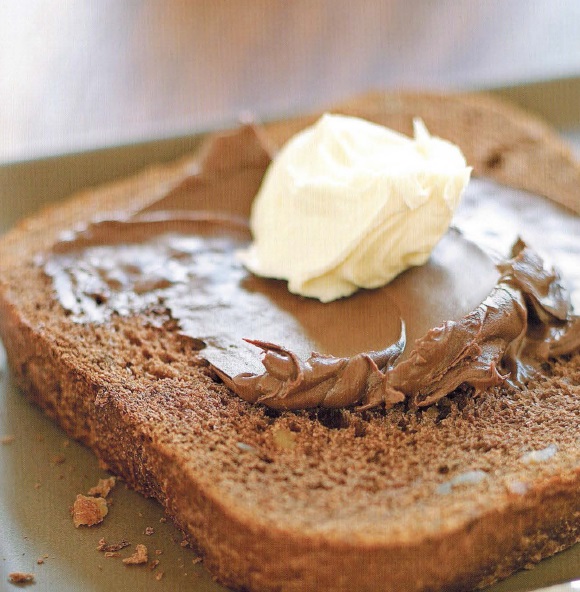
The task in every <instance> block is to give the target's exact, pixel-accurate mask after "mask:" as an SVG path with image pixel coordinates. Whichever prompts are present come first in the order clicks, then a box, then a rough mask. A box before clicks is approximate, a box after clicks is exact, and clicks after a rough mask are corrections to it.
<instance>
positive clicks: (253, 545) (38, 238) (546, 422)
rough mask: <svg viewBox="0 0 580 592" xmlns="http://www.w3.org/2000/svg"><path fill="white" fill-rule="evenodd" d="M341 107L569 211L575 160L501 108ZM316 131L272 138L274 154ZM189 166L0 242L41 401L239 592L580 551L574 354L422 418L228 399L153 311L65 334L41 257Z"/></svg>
mask: <svg viewBox="0 0 580 592" xmlns="http://www.w3.org/2000/svg"><path fill="white" fill-rule="evenodd" d="M335 110H336V111H337V112H343V113H347V114H355V115H359V116H362V117H365V118H367V119H370V120H373V121H377V122H379V123H382V124H385V125H388V126H389V127H392V128H395V129H399V130H401V131H406V132H408V131H410V128H411V119H412V117H414V116H420V117H422V118H423V119H424V120H425V122H426V124H427V126H428V128H429V129H430V130H431V131H432V133H434V134H436V135H440V136H442V137H445V138H448V139H450V140H452V141H454V142H456V143H457V144H459V146H460V147H461V148H462V149H463V151H464V152H465V154H466V156H467V160H468V162H469V163H470V164H472V165H473V166H474V168H475V171H476V172H477V173H479V174H481V175H487V176H490V177H493V178H495V179H497V180H499V181H501V182H502V183H505V184H508V185H511V186H514V187H520V188H524V189H528V190H530V191H533V192H535V193H539V194H542V195H545V196H547V197H549V198H550V199H552V200H554V201H557V202H559V203H561V204H563V205H565V206H566V207H568V208H569V209H570V210H572V211H575V212H576V213H579V212H580V197H579V196H580V167H579V166H578V164H577V163H576V162H575V161H574V160H573V158H572V157H571V156H570V154H569V152H568V151H567V150H566V148H565V147H564V146H563V145H562V144H561V142H560V140H559V139H558V138H557V136H556V135H555V134H554V133H553V132H552V131H551V130H550V129H549V128H548V127H546V126H545V125H544V124H542V123H540V122H538V121H536V120H535V119H534V118H532V117H530V116H528V115H526V114H524V113H522V112H520V111H518V110H516V109H514V108H513V107H509V106H506V105H504V104H501V103H498V102H496V101H495V100H493V99H491V98H488V97H485V96H479V95H433V94H420V93H409V94H404V93H403V94H400V93H377V94H372V95H367V96H364V97H359V98H358V99H355V100H353V101H350V102H348V103H347V104H345V105H341V106H338V107H337V108H336V109H335ZM313 119H314V117H313V118H301V119H296V120H289V121H283V122H278V123H274V124H270V125H267V126H265V131H266V133H267V135H268V137H269V138H270V139H271V141H272V142H273V144H274V145H279V144H280V143H281V142H282V141H283V140H285V139H287V138H288V137H290V136H291V135H292V134H293V133H295V132H296V131H298V130H299V129H301V128H302V127H303V126H304V125H306V124H308V123H310V122H311V121H312V120H313ZM196 162H197V157H196V156H192V157H188V158H186V159H184V160H182V161H180V162H178V163H175V164H173V165H170V166H167V167H159V168H155V169H151V170H149V171H145V172H144V173H142V174H140V175H138V176H136V177H134V178H131V179H128V180H126V181H123V182H120V183H116V184H112V185H108V186H105V187H102V188H98V189H91V190H88V191H86V192H84V193H83V194H80V195H77V196H74V197H73V198H71V199H70V200H68V201H66V202H64V203H61V204H57V205H54V206H52V207H50V208H48V209H45V210H44V211H42V212H41V213H39V214H37V215H36V216H33V217H31V218H29V219H27V220H25V221H24V222H22V223H20V224H19V225H18V226H17V227H16V228H15V229H13V230H12V231H11V232H9V233H8V234H7V235H6V236H5V237H3V238H2V239H1V241H0V335H1V337H2V340H3V342H4V345H5V347H6V351H7V356H8V360H9V363H10V366H11V369H12V372H13V373H14V376H15V378H16V380H17V382H18V383H19V385H20V387H21V388H22V390H23V391H24V392H25V393H26V394H27V395H28V396H30V398H31V399H32V400H33V401H34V402H36V403H37V404H38V405H39V406H41V407H42V408H43V409H44V410H45V411H46V413H48V414H49V415H50V416H51V417H53V418H54V419H55V420H56V421H57V422H58V423H59V424H60V425H61V426H62V427H63V429H64V430H65V431H66V432H67V433H68V434H69V435H70V436H72V437H74V438H77V439H78V440H80V441H81V442H83V443H85V444H86V445H87V446H89V447H90V448H92V449H93V450H94V451H95V453H96V454H97V455H98V457H99V458H100V459H101V460H102V462H103V463H104V464H105V465H106V466H107V467H108V468H109V469H110V471H111V472H112V473H114V474H117V475H120V476H122V477H123V479H125V480H126V481H127V482H128V483H129V484H130V485H131V486H132V487H134V488H135V489H137V490H138V491H140V492H142V493H143V494H145V495H147V496H153V497H155V498H157V499H158V500H159V501H160V502H161V503H162V504H163V505H164V506H165V507H166V509H167V511H168V513H169V514H170V515H171V516H172V517H173V518H174V520H175V521H176V523H177V524H178V525H179V526H180V527H181V528H182V529H183V530H184V532H185V533H186V535H187V536H188V537H189V539H190V541H191V542H192V544H193V545H195V546H196V548H197V549H198V550H199V551H200V552H201V553H202V554H203V556H204V563H205V565H206V566H207V568H208V569H209V570H210V571H211V572H212V573H213V574H215V576H216V577H217V578H218V579H219V581H221V582H222V583H224V584H225V585H228V586H231V587H233V588H236V589H240V590H252V591H261V590H264V591H266V590H267V591H274V590H288V591H290V590H296V591H298V590H301V591H302V590H357V591H363V590H397V591H406V590H409V591H418V590H443V589H444V590H466V589H470V588H474V587H478V586H479V587H481V586H484V585H487V584H490V583H492V582H493V581H495V580H497V579H499V578H503V577H506V576H507V575H509V574H510V573H512V572H513V571H514V570H517V569H519V568H521V567H523V566H527V565H528V564H530V563H534V562H537V561H539V560H540V559H542V558H543V557H546V556H548V555H551V554H553V553H555V552H557V551H559V550H561V549H563V548H565V547H568V546H570V545H572V544H574V543H575V542H576V541H578V540H579V539H580V441H579V439H578V426H579V419H580V411H579V410H580V386H579V385H580V353H576V354H575V355H571V356H567V357H565V358H560V359H557V360H553V361H551V362H550V364H549V367H546V368H545V375H544V376H542V377H541V378H538V379H537V380H534V381H532V382H531V383H530V384H529V385H528V386H527V388H524V389H519V390H518V389H513V388H508V387H505V388H493V389H490V390H489V391H488V392H486V393H485V394H484V395H483V396H480V397H478V398H472V397H470V396H469V394H468V393H466V392H456V393H454V394H453V395H451V396H450V397H448V398H446V399H445V400H444V401H442V402H441V403H440V404H439V405H438V406H436V407H430V408H428V409H427V410H425V411H416V410H413V409H407V408H405V407H403V406H402V405H401V406H397V407H395V408H394V409H392V410H389V411H383V410H380V409H379V410H372V411H367V412H362V413H360V412H356V411H353V410H350V409H344V410H310V411H298V412H278V411H273V410H269V409H267V408H265V407H263V406H260V405H251V404H249V403H247V402H245V401H243V400H241V399H240V398H239V397H237V396H236V395H235V394H233V393H232V392H231V391H229V390H228V389H227V388H226V387H225V386H224V385H223V384H222V383H221V381H219V380H218V379H217V377H216V375H215V374H214V372H213V371H212V370H211V368H210V367H208V365H207V363H206V362H205V361H204V360H203V358H201V357H200V355H199V351H198V349H197V347H198V346H197V345H196V344H195V343H193V341H192V340H191V339H189V338H187V337H185V336H183V335H182V334H181V333H180V332H179V330H178V327H177V325H176V323H175V322H174V320H173V319H172V318H171V316H170V314H169V312H168V311H167V310H165V309H164V308H163V307H156V308H152V309H150V310H148V311H147V312H146V313H140V314H137V315H129V316H113V317H111V318H110V319H109V320H107V321H106V322H103V323H97V324H87V323H79V322H75V320H74V319H72V318H71V315H70V314H68V313H67V311H66V310H65V309H64V308H63V307H62V305H61V304H60V302H59V301H58V299H57V298H56V295H55V291H54V288H53V285H52V281H51V278H50V277H48V276H47V275H46V274H45V273H44V270H43V267H42V265H39V263H38V257H39V255H40V256H42V255H43V254H44V253H46V252H48V251H49V250H50V248H51V246H52V245H53V243H54V242H55V241H56V240H57V237H58V236H59V235H60V233H61V232H62V231H64V230H69V229H71V228H74V227H75V226H77V225H78V224H82V223H86V222H88V221H90V220H93V219H95V218H99V219H103V218H107V217H117V216H119V214H120V213H121V214H123V213H125V214H126V213H131V212H135V211H139V210H143V209H146V208H147V207H148V205H150V204H151V203H153V202H154V201H155V200H157V199H159V198H160V197H163V196H164V195H167V194H168V193H170V192H172V191H175V190H176V189H177V190H180V191H187V187H188V180H189V179H190V178H191V175H192V173H193V172H194V171H195V170H196ZM254 164H255V163H253V162H248V163H245V164H243V166H245V167H248V168H249V169H252V167H254ZM184 187H185V188H186V189H183V188H184Z"/></svg>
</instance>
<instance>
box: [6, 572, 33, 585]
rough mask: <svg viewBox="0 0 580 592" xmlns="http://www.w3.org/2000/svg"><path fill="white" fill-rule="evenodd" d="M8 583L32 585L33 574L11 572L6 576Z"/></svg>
mask: <svg viewBox="0 0 580 592" xmlns="http://www.w3.org/2000/svg"><path fill="white" fill-rule="evenodd" d="M8 581H9V582H10V583H11V584H32V582H34V574H31V573H24V572H22V571H13V572H12V573H9V574H8Z"/></svg>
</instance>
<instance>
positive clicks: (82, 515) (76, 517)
mask: <svg viewBox="0 0 580 592" xmlns="http://www.w3.org/2000/svg"><path fill="white" fill-rule="evenodd" d="M108 512H109V508H108V507H107V502H106V501H105V500H104V499H103V498H102V497H87V496H86V495H82V494H80V493H79V494H78V495H77V498H76V500H75V503H74V505H73V507H72V512H71V514H72V518H73V523H74V525H75V527H76V528H78V527H79V526H94V525H95V524H99V523H100V522H102V521H103V519H104V518H105V516H106V515H107V513H108Z"/></svg>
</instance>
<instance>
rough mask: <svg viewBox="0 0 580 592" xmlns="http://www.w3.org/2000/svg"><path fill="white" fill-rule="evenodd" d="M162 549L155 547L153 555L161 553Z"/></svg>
mask: <svg viewBox="0 0 580 592" xmlns="http://www.w3.org/2000/svg"><path fill="white" fill-rule="evenodd" d="M161 553H163V551H162V550H161V549H155V555H161Z"/></svg>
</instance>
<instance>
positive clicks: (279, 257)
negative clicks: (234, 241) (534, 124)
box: [239, 114, 471, 302]
mask: <svg viewBox="0 0 580 592" xmlns="http://www.w3.org/2000/svg"><path fill="white" fill-rule="evenodd" d="M414 131H415V137H414V139H411V138H408V137H406V136H404V135H402V134H399V133H396V132H394V131H392V130H390V129H387V128H385V127H383V126H380V125H377V124H374V123H370V122H368V121H365V120H362V119H359V118H356V117H347V116H343V115H331V114H325V115H323V116H322V117H321V118H320V119H319V120H318V122H317V123H316V124H315V125H313V126H312V127H310V128H307V129H305V130H304V131H302V132H300V133H299V134H297V135H295V136H294V137H293V138H291V139H290V140H289V141H288V142H287V143H286V145H285V146H284V147H283V148H282V149H281V151H280V152H279V153H278V155H277V156H276V158H275V159H274V161H273V162H272V164H271V165H270V167H269V169H268V171H267V173H266V175H265V177H264V181H263V183H262V185H261V187H260V191H259V192H258V194H257V196H256V198H255V200H254V203H253V206H252V214H251V230H252V236H253V243H252V244H251V246H250V247H249V248H248V249H247V250H246V251H243V252H241V253H239V257H240V259H241V261H242V263H243V264H244V265H245V266H246V267H247V268H248V269H249V270H250V271H252V272H253V273H254V274H256V275H259V276H263V277H270V278H277V279H285V280H288V289H289V290H290V292H293V293H296V294H301V295H303V296H310V297H314V298H318V299H319V300H321V301H322V302H329V301H331V300H335V299H337V298H341V297H343V296H349V295H350V294H352V293H354V292H355V291H356V290H358V289H359V288H377V287H379V286H382V285H384V284H386V283H388V282H389V281H391V280H392V279H393V278H395V277H396V276H397V275H399V274H400V273H401V272H402V271H404V270H405V269H407V268H409V267H412V266H416V265H422V264H424V263H425V262H426V261H427V260H428V259H429V255H430V253H431V251H432V249H433V247H434V246H435V245H436V244H437V242H438V241H439V239H440V238H441V237H442V235H443V234H444V233H445V231H446V230H447V228H448V227H449V224H450V222H451V219H452V216H453V212H454V210H455V208H456V207H457V205H458V204H459V201H460V199H461V196H462V194H463V191H464V189H465V187H466V185H467V183H468V181H469V176H470V173H471V168H470V167H468V166H467V165H466V162H465V158H464V156H463V154H462V153H461V150H460V149H459V148H458V147H457V146H455V145H454V144H451V143H450V142H447V141H445V140H442V139H439V138H436V137H433V136H431V135H430V134H429V132H428V131H427V129H426V127H425V125H424V124H423V122H422V121H421V120H419V119H416V120H415V121H414Z"/></svg>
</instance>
